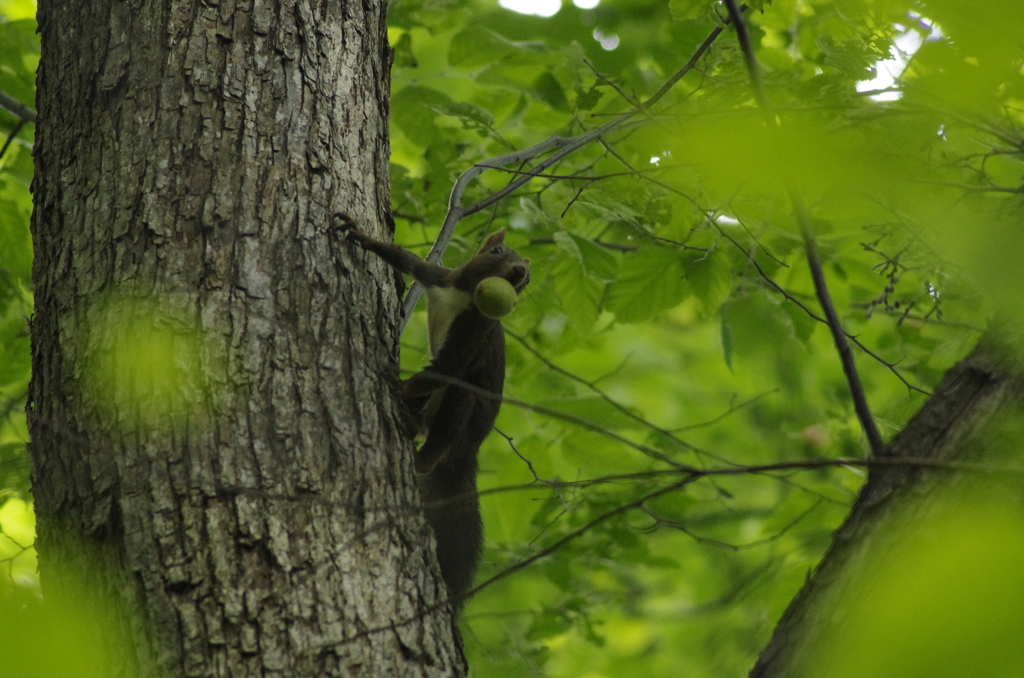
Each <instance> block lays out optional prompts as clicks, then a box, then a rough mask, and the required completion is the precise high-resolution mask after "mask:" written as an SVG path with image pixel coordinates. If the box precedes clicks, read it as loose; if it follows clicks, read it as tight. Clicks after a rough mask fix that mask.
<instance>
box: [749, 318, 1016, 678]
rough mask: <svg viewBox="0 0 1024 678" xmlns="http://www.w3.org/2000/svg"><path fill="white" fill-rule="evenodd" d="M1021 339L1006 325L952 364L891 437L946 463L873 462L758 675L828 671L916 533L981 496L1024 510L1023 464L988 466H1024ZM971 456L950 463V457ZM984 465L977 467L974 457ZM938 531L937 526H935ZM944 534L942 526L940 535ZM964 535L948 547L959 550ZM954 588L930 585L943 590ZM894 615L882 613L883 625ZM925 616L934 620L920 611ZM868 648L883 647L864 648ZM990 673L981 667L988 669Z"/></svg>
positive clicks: (920, 455)
mask: <svg viewBox="0 0 1024 678" xmlns="http://www.w3.org/2000/svg"><path fill="white" fill-rule="evenodd" d="M1020 346H1021V342H1020V340H1019V338H1017V339H1014V340H1013V341H1011V342H1009V343H1007V342H1005V336H1003V337H1000V338H997V335H996V332H991V333H990V335H989V336H988V337H987V338H986V339H985V340H983V341H982V342H981V343H980V344H979V345H978V347H977V348H975V350H974V351H973V352H972V353H971V354H970V355H969V356H968V357H967V358H965V359H964V360H962V361H961V362H960V363H959V364H958V365H956V366H955V367H953V368H952V369H951V370H949V372H947V373H946V375H945V377H944V378H943V380H942V382H941V383H940V384H939V386H938V388H936V390H935V393H934V394H933V395H932V396H931V397H930V398H929V400H928V401H927V402H926V403H925V405H924V407H922V408H921V410H920V411H919V412H918V413H917V414H916V415H915V416H914V417H913V418H912V419H911V421H910V422H908V424H907V425H906V426H905V427H904V428H903V430H902V431H900V433H899V434H898V435H897V436H896V437H895V438H894V439H893V440H892V442H891V443H890V444H889V446H888V451H887V454H886V457H888V459H889V461H896V460H898V458H900V457H903V458H910V459H922V460H929V461H932V462H936V463H937V465H936V467H933V468H928V467H920V466H899V465H893V466H878V467H873V468H872V469H871V471H870V473H869V475H868V480H867V482H866V483H865V484H864V486H863V488H862V489H861V492H860V494H859V496H858V498H857V501H856V502H855V504H854V506H853V509H852V510H851V512H850V515H849V516H848V517H847V518H846V520H845V521H844V522H843V525H842V526H841V527H840V528H839V529H838V530H836V532H835V534H834V535H833V540H832V544H831V546H830V548H829V550H828V552H827V553H826V554H825V557H824V558H823V560H822V562H821V564H820V565H819V566H818V567H817V569H816V570H815V572H814V575H813V576H812V577H810V578H809V579H808V581H807V582H806V583H805V585H804V587H803V588H802V589H801V591H800V593H799V594H798V595H797V596H796V598H794V600H793V602H792V603H791V604H790V606H789V608H788V609H787V610H786V612H785V613H784V614H783V616H782V619H781V620H780V621H779V623H778V625H777V626H776V627H775V631H774V633H773V635H772V639H771V641H770V642H769V644H768V645H767V646H766V647H765V649H764V650H763V651H762V652H761V655H760V657H759V658H758V661H757V664H756V665H755V666H754V668H753V669H752V671H751V673H750V676H751V678H804V677H807V678H810V677H813V676H821V675H826V674H825V673H823V671H825V670H826V669H825V668H824V667H823V666H821V665H820V664H818V663H816V662H817V661H818V660H820V659H821V657H822V656H823V655H822V651H823V650H825V651H827V648H829V647H831V646H834V645H836V644H837V643H838V644H840V645H841V644H842V643H844V642H845V639H844V633H845V632H846V631H848V626H846V622H847V618H848V616H849V613H850V611H851V608H852V603H853V601H858V598H859V597H861V596H863V594H864V592H865V591H866V590H868V589H869V587H870V586H871V584H872V583H873V580H875V579H877V578H878V577H879V575H880V574H884V573H881V572H879V569H878V566H879V564H885V565H891V564H893V563H900V562H901V561H902V556H903V555H904V554H905V551H906V548H907V547H906V545H905V542H906V541H907V537H908V535H913V534H914V533H915V532H916V531H920V530H921V529H928V528H927V527H926V526H929V525H932V526H934V525H936V524H938V525H942V524H943V523H948V522H949V521H950V520H951V519H953V518H954V517H955V516H957V515H958V514H960V513H961V512H962V510H963V509H964V508H965V507H966V508H970V507H971V506H972V505H976V504H977V503H983V504H987V505H989V506H995V507H996V511H997V512H1000V511H1001V512H1006V511H1009V512H1010V514H1015V513H1016V514H1018V515H1021V516H1024V514H1022V513H1021V507H1022V506H1024V491H1022V490H1021V478H1020V475H1019V474H1017V473H1005V472H1004V473H997V472H985V471H982V470H979V468H978V467H979V466H984V465H989V466H991V467H993V468H997V467H998V466H1000V465H1013V466H1017V467H1019V465H1020V450H1019V447H1018V446H1019V441H1020V440H1021V439H1022V437H1024V436H1022V434H1024V426H1022V425H1024V364H1022V362H1021V360H1020ZM958 462H959V463H961V464H963V463H966V464H967V466H961V467H960V468H955V467H954V468H942V467H941V465H942V464H943V463H952V464H954V465H955V464H956V463H958ZM970 464H975V465H977V466H970ZM931 536H932V537H936V535H934V534H933V535H931ZM936 538H939V539H941V538H942V537H941V532H940V533H939V535H938V536H937V537H936ZM958 547H959V545H958V544H947V545H945V547H944V548H948V549H949V550H950V551H955V550H956V549H957V548H958ZM948 593H949V592H948V591H945V590H933V591H928V592H927V595H928V596H930V597H932V598H934V599H941V598H942V597H943V596H946V595H947V594H948ZM885 621H886V620H884V619H877V622H878V623H879V624H884V623H885ZM919 621H920V622H921V623H923V624H927V623H929V621H930V620H923V619H922V620H919ZM854 650H855V651H859V652H860V653H864V652H871V651H872V650H873V648H854ZM978 675H981V674H978Z"/></svg>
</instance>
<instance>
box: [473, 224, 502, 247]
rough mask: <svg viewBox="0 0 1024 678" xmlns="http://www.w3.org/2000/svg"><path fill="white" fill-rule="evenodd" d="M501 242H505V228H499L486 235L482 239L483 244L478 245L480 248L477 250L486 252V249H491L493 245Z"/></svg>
mask: <svg viewBox="0 0 1024 678" xmlns="http://www.w3.org/2000/svg"><path fill="white" fill-rule="evenodd" d="M503 244H505V229H504V228H499V229H498V230H497V231H495V232H494V233H491V234H490V235H489V236H488V237H487V240H484V244H483V245H481V246H480V250H479V251H480V252H486V251H487V250H489V249H491V248H492V247H494V246H495V245H503Z"/></svg>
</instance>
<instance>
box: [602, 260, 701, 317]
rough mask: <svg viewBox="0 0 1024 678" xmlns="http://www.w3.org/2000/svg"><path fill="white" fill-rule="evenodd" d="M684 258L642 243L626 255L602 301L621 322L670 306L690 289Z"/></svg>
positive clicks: (675, 303) (648, 315)
mask: <svg viewBox="0 0 1024 678" xmlns="http://www.w3.org/2000/svg"><path fill="white" fill-rule="evenodd" d="M685 275H686V272H685V270H684V269H683V259H682V257H681V256H680V255H679V253H678V252H677V251H675V250H673V249H669V248H665V247H641V248H640V249H638V250H636V251H634V252H631V253H629V254H628V255H626V256H625V257H624V258H623V260H622V263H621V265H620V267H619V277H618V278H617V279H616V280H615V282H613V283H612V284H611V285H609V287H608V292H607V294H606V295H605V300H604V305H605V308H607V309H608V310H609V311H611V312H613V313H614V314H615V317H616V318H617V319H618V320H619V321H620V322H624V323H635V322H640V321H642V320H647V319H649V318H651V317H653V316H654V315H656V314H658V313H660V312H661V311H666V310H668V309H670V308H673V307H674V306H676V305H677V304H679V302H681V301H682V300H683V299H684V298H686V295H687V294H688V293H689V291H690V288H689V286H688V285H687V283H686V280H685Z"/></svg>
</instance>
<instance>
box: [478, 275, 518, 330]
mask: <svg viewBox="0 0 1024 678" xmlns="http://www.w3.org/2000/svg"><path fill="white" fill-rule="evenodd" d="M473 303H474V304H476V307H477V310H479V311H480V312H481V313H483V314H484V315H485V316H487V317H488V318H494V319H495V320H497V319H499V318H504V317H505V316H507V315H508V314H509V313H511V312H512V309H514V308H515V307H516V288H514V287H512V283H510V282H509V281H507V280H505V279H504V278H499V277H497V276H491V277H490V278H484V279H483V280H481V281H480V282H479V283H478V284H477V286H476V290H474V291H473Z"/></svg>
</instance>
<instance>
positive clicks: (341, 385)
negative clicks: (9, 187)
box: [29, 0, 465, 678]
mask: <svg viewBox="0 0 1024 678" xmlns="http://www.w3.org/2000/svg"><path fill="white" fill-rule="evenodd" d="M385 11H386V7H385V2H384V0H361V1H359V2H356V1H352V0H341V1H338V0H334V1H331V0H311V2H302V3H300V2H294V0H283V1H281V2H278V1H275V2H267V1H265V0H255V2H244V1H243V2H237V3H236V2H234V1H231V0H228V1H227V2H224V3H217V2H197V1H196V0H168V1H166V2H155V1H153V0H134V1H132V2H116V1H114V0H93V1H91V2H71V1H69V0H44V1H41V2H40V7H39V16H38V18H39V30H40V33H41V35H42V61H41V63H40V68H39V76H38V102H37V103H38V111H39V121H38V127H37V135H36V151H35V153H36V177H35V184H34V191H35V212H34V215H33V218H32V228H33V243H34V247H35V257H36V258H35V269H34V273H33V277H34V284H35V300H36V301H35V303H36V306H35V316H34V318H33V321H32V343H33V347H32V350H33V378H32V384H31V392H30V406H29V424H30V428H31V434H32V445H31V453H32V457H33V492H34V496H35V502H36V504H35V505H36V511H37V515H38V530H39V535H38V541H37V546H38V550H39V553H40V558H41V574H42V579H43V585H44V590H45V591H46V593H47V596H48V598H53V597H58V598H59V596H60V595H63V594H64V593H65V592H67V591H69V590H70V589H71V585H70V584H69V583H68V582H69V581H70V580H71V574H72V573H74V575H75V576H74V579H75V581H86V582H87V583H88V584H89V586H90V588H91V592H90V594H89V595H96V596H99V594H96V593H95V591H96V589H99V590H100V591H101V593H103V594H105V595H106V596H107V597H108V598H113V600H114V601H115V602H114V605H115V607H116V608H117V609H118V610H119V611H120V613H121V614H120V617H119V618H120V619H121V620H122V621H121V622H120V623H119V626H118V628H117V629H115V630H116V631H118V632H119V633H124V634H125V635H126V637H127V639H128V642H129V643H130V647H132V648H133V649H132V651H131V652H130V655H129V656H128V657H127V658H123V659H120V660H118V661H120V662H122V664H121V666H120V667H119V668H118V669H117V672H122V673H126V674H130V675H143V676H155V675H182V676H231V677H232V678H240V677H241V676H255V675H260V676H263V675H280V676H289V677H290V676H314V675H316V676H320V675H332V676H334V675H337V676H374V677H376V676H382V675H424V676H426V675H453V674H459V673H464V672H465V659H464V657H463V654H462V649H461V643H460V640H459V639H458V635H457V634H458V632H457V629H456V628H455V626H454V624H453V619H452V615H451V612H450V610H449V609H448V607H447V606H446V605H443V604H442V603H443V601H444V595H445V594H444V593H443V584H442V583H441V580H440V577H439V574H438V571H437V567H436V563H435V562H434V556H433V552H432V547H431V546H428V545H429V544H431V543H432V541H431V539H430V538H429V537H428V535H429V531H428V529H427V527H426V526H425V523H424V521H423V519H422V516H421V514H420V511H419V510H418V509H417V508H416V507H417V503H418V500H417V497H416V489H415V483H414V479H413V473H412V454H411V453H412V448H411V443H410V441H409V440H408V439H407V437H406V436H405V435H404V434H403V433H402V429H401V427H400V418H399V416H398V412H397V410H396V406H395V403H396V399H395V397H394V395H395V394H394V388H393V387H394V384H395V381H396V373H395V368H394V365H395V364H396V357H397V339H398V333H397V330H396V320H397V318H398V297H397V295H396V290H395V287H394V279H393V276H392V275H391V274H390V273H389V272H387V271H386V270H384V268H383V266H382V265H381V264H380V263H379V262H376V261H374V260H373V259H372V258H369V259H368V258H367V257H366V256H365V255H363V254H361V253H360V252H358V251H357V250H355V249H353V248H351V247H349V245H348V244H347V243H346V242H345V241H344V239H342V238H340V237H338V235H337V233H335V232H332V229H331V217H332V215H333V214H334V213H336V212H339V211H343V212H347V213H348V214H351V215H352V216H353V217H354V218H355V219H356V220H358V221H359V222H360V224H361V225H364V227H365V228H366V229H367V230H368V231H370V232H374V231H376V235H378V236H383V235H384V234H382V233H381V228H382V227H381V224H382V223H383V216H384V214H385V213H386V211H387V209H388V203H389V190H388V155H389V149H388V136H387V130H388V96H389V87H388V77H389V73H388V70H389V63H390V62H389V48H388V46H387V33H386V27H385V23H384V18H385ZM371 273H372V275H371ZM111 642H114V641H111ZM114 673H115V671H113V670H112V672H111V675H114Z"/></svg>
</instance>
